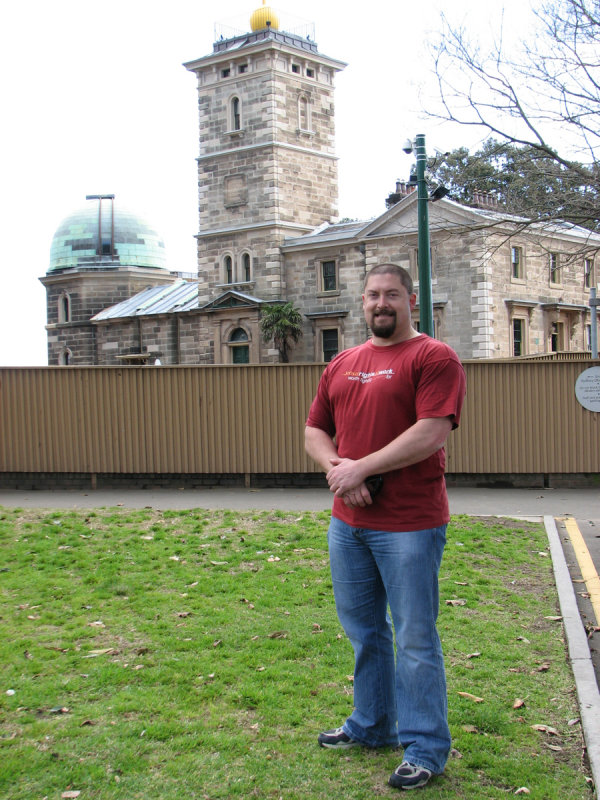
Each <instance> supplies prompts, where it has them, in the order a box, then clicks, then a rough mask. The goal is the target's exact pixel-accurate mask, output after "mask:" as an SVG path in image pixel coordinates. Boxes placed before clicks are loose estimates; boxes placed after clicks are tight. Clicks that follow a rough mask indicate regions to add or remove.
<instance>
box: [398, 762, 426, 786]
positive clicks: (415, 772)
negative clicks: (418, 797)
mask: <svg viewBox="0 0 600 800" xmlns="http://www.w3.org/2000/svg"><path fill="white" fill-rule="evenodd" d="M431 775H432V773H431V770H429V769H425V767H418V766H417V765H416V764H410V763H409V762H408V761H403V762H402V763H401V764H400V766H399V767H397V768H396V770H395V771H394V772H393V773H392V774H391V776H390V780H389V784H390V786H393V787H394V788H395V789H418V788H419V786H425V784H426V783H427V781H428V780H429V778H431Z"/></svg>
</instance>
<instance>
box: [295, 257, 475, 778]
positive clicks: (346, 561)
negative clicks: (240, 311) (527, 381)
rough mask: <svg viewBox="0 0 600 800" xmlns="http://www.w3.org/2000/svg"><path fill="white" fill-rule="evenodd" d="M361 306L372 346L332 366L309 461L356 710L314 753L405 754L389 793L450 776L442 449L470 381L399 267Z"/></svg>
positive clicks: (388, 271) (372, 282)
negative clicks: (316, 481)
mask: <svg viewBox="0 0 600 800" xmlns="http://www.w3.org/2000/svg"><path fill="white" fill-rule="evenodd" d="M362 300H363V312H364V315H365V320H366V322H367V325H368V326H369V328H370V329H371V332H372V334H373V335H372V338H371V339H369V340H368V341H367V342H365V343H364V344H362V345H360V346H358V347H354V348H351V349H350V350H346V351H344V352H342V353H340V354H339V355H338V356H336V358H335V359H333V361H331V362H330V364H329V365H328V366H327V368H326V370H325V372H324V373H323V375H322V377H321V381H320V383H319V388H318V391H317V395H316V397H315V399H314V401H313V403H312V406H311V408H310V412H309V416H308V420H307V423H306V450H307V452H308V454H309V455H310V456H311V457H312V458H314V459H315V461H317V462H318V463H319V464H320V465H321V466H322V468H323V470H324V471H325V472H326V473H327V481H328V483H329V487H330V489H331V491H332V492H333V493H334V495H335V496H334V501H333V512H332V519H331V525H330V527H329V532H328V541H329V556H330V563H331V575H332V579H333V588H334V596H335V603H336V609H337V613H338V617H339V619H340V622H341V624H342V626H343V628H344V630H345V631H346V634H347V636H348V638H349V639H350V641H351V643H352V646H353V648H354V655H355V670H354V705H355V708H354V710H353V712H352V714H351V715H350V717H349V718H348V719H347V720H346V722H345V723H344V724H343V725H342V726H341V727H339V728H336V729H335V730H331V731H326V732H324V733H321V734H320V735H319V739H318V741H319V744H320V745H321V746H322V747H329V748H335V749H344V748H347V747H354V746H357V745H362V746H366V747H384V746H397V745H398V743H400V744H401V745H402V746H403V747H404V760H403V762H402V764H400V766H399V767H398V768H397V769H396V770H395V772H394V773H393V774H392V776H391V777H390V780H389V782H390V784H391V785H392V786H395V787H397V788H401V789H413V788H417V787H419V786H424V785H425V784H426V783H427V781H428V780H429V778H430V777H431V775H432V774H441V773H442V772H443V771H444V765H445V763H446V760H447V758H448V753H449V751H450V731H449V729H448V720H447V717H448V713H447V696H446V678H445V671H444V662H443V656H442V650H441V645H440V640H439V636H438V633H437V629H436V620H437V613H438V573H439V568H440V563H441V560H442V554H443V549H444V544H445V533H446V526H447V523H448V521H449V511H448V498H447V495H446V486H445V480H444V467H445V454H444V450H443V446H444V443H445V441H446V437H447V436H448V433H449V432H450V431H451V430H452V429H453V428H456V427H457V426H458V423H459V418H460V411H461V407H462V401H463V397H464V393H465V377H464V371H463V369H462V366H461V364H460V362H459V360H458V357H457V355H456V353H455V352H454V351H453V350H452V349H451V348H450V347H448V346H447V345H445V344H443V343H442V342H439V341H437V340H435V339H431V338H430V337H428V336H425V335H423V334H420V333H419V332H418V331H416V330H415V329H414V328H413V327H412V323H411V311H412V309H413V308H414V306H415V302H416V295H415V294H414V292H413V285H412V280H411V277H410V275H409V274H408V272H406V270H404V269H403V268H402V267H399V266H396V265H394V264H382V265H379V266H377V267H374V268H373V269H372V270H371V271H370V272H369V273H368V275H367V278H366V281H365V286H364V294H363V297H362ZM388 605H389V609H390V612H391V618H392V621H393V626H394V634H395V643H396V657H394V635H393V634H392V627H391V624H390V620H389V617H388V613H387V608H388Z"/></svg>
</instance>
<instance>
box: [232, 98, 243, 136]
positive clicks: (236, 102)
mask: <svg viewBox="0 0 600 800" xmlns="http://www.w3.org/2000/svg"><path fill="white" fill-rule="evenodd" d="M229 110H230V115H231V116H230V120H229V129H230V130H232V131H241V129H242V104H241V103H240V98H239V97H232V98H231V101H230V104H229Z"/></svg>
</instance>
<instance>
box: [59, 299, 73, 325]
mask: <svg viewBox="0 0 600 800" xmlns="http://www.w3.org/2000/svg"><path fill="white" fill-rule="evenodd" d="M58 321H59V322H70V321H71V298H70V297H69V295H68V294H67V292H62V293H61V295H60V297H59V298H58Z"/></svg>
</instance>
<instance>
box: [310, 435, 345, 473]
mask: <svg viewBox="0 0 600 800" xmlns="http://www.w3.org/2000/svg"><path fill="white" fill-rule="evenodd" d="M304 447H305V449H306V452H307V453H308V455H309V456H310V457H311V458H312V459H313V461H316V462H317V464H320V466H321V467H322V468H323V471H324V472H329V470H330V469H331V459H334V458H337V454H338V453H337V447H336V446H335V443H334V441H333V439H332V438H331V436H330V435H329V434H328V433H326V432H325V431H324V430H322V429H321V428H311V427H310V426H309V425H307V426H306V428H305V429H304Z"/></svg>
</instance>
